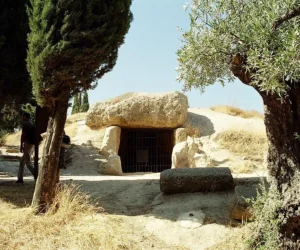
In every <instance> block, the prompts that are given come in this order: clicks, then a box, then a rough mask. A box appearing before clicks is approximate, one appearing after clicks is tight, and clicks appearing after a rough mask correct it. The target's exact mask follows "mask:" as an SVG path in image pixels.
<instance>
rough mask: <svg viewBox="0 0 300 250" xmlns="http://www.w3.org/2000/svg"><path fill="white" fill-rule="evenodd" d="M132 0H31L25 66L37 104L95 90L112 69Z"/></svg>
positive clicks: (128, 23) (128, 22)
mask: <svg viewBox="0 0 300 250" xmlns="http://www.w3.org/2000/svg"><path fill="white" fill-rule="evenodd" d="M131 2H132V1H131V0H114V1H111V0H31V5H32V8H28V14H29V25H30V29H31V32H30V34H29V37H28V41H29V50H28V56H27V64H28V65H27V66H28V70H29V72H30V76H31V79H32V82H33V92H34V95H35V96H36V98H37V101H38V103H39V104H40V105H42V106H50V107H51V106H53V105H54V103H55V101H56V100H58V99H59V98H60V97H61V96H62V95H63V94H65V93H68V92H69V93H70V94H71V95H73V94H75V93H77V92H79V91H82V90H86V89H89V88H93V87H95V85H96V84H95V80H96V79H98V78H101V77H102V76H103V75H104V74H105V73H107V72H109V71H110V70H112V68H113V67H114V65H115V63H116V60H117V55H118V49H119V47H120V46H121V45H122V44H123V42H124V38H125V35H126V33H127V32H128V29H129V27H130V23H131V21H132V13H131V12H130V6H131Z"/></svg>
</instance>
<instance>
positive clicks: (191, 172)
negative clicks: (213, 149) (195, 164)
mask: <svg viewBox="0 0 300 250" xmlns="http://www.w3.org/2000/svg"><path fill="white" fill-rule="evenodd" d="M232 187H233V178H232V175H231V172H230V169H229V168H186V169H168V170H165V171H163V172H162V173H161V174H160V190H161V191H162V192H163V193H165V194H172V193H192V192H215V191H225V190H229V189H231V188H232Z"/></svg>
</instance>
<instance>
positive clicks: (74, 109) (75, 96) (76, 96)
mask: <svg viewBox="0 0 300 250" xmlns="http://www.w3.org/2000/svg"><path fill="white" fill-rule="evenodd" d="M78 103H79V102H78V94H75V95H74V101H73V106H72V115H74V114H76V113H78V112H79V105H78Z"/></svg>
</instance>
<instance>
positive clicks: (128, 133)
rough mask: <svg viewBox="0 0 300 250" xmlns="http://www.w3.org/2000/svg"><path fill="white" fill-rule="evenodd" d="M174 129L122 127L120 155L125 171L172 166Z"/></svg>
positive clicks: (160, 169) (153, 169) (159, 169)
mask: <svg viewBox="0 0 300 250" xmlns="http://www.w3.org/2000/svg"><path fill="white" fill-rule="evenodd" d="M173 138H174V137H173V130H156V129H122V132H121V143H120V149H119V155H120V157H121V162H122V169H123V172H124V173H133V172H161V171H163V170H165V169H169V168H171V165H172V159H171V156H172V150H173V146H174V139H173Z"/></svg>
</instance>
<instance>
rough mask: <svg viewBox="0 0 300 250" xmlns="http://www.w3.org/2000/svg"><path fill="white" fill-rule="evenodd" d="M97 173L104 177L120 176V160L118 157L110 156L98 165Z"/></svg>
mask: <svg viewBox="0 0 300 250" xmlns="http://www.w3.org/2000/svg"><path fill="white" fill-rule="evenodd" d="M99 173H100V174H104V175H122V174H123V171H122V166H121V158H120V156H118V155H110V156H109V157H108V159H107V161H104V162H101V163H100V165H99Z"/></svg>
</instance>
